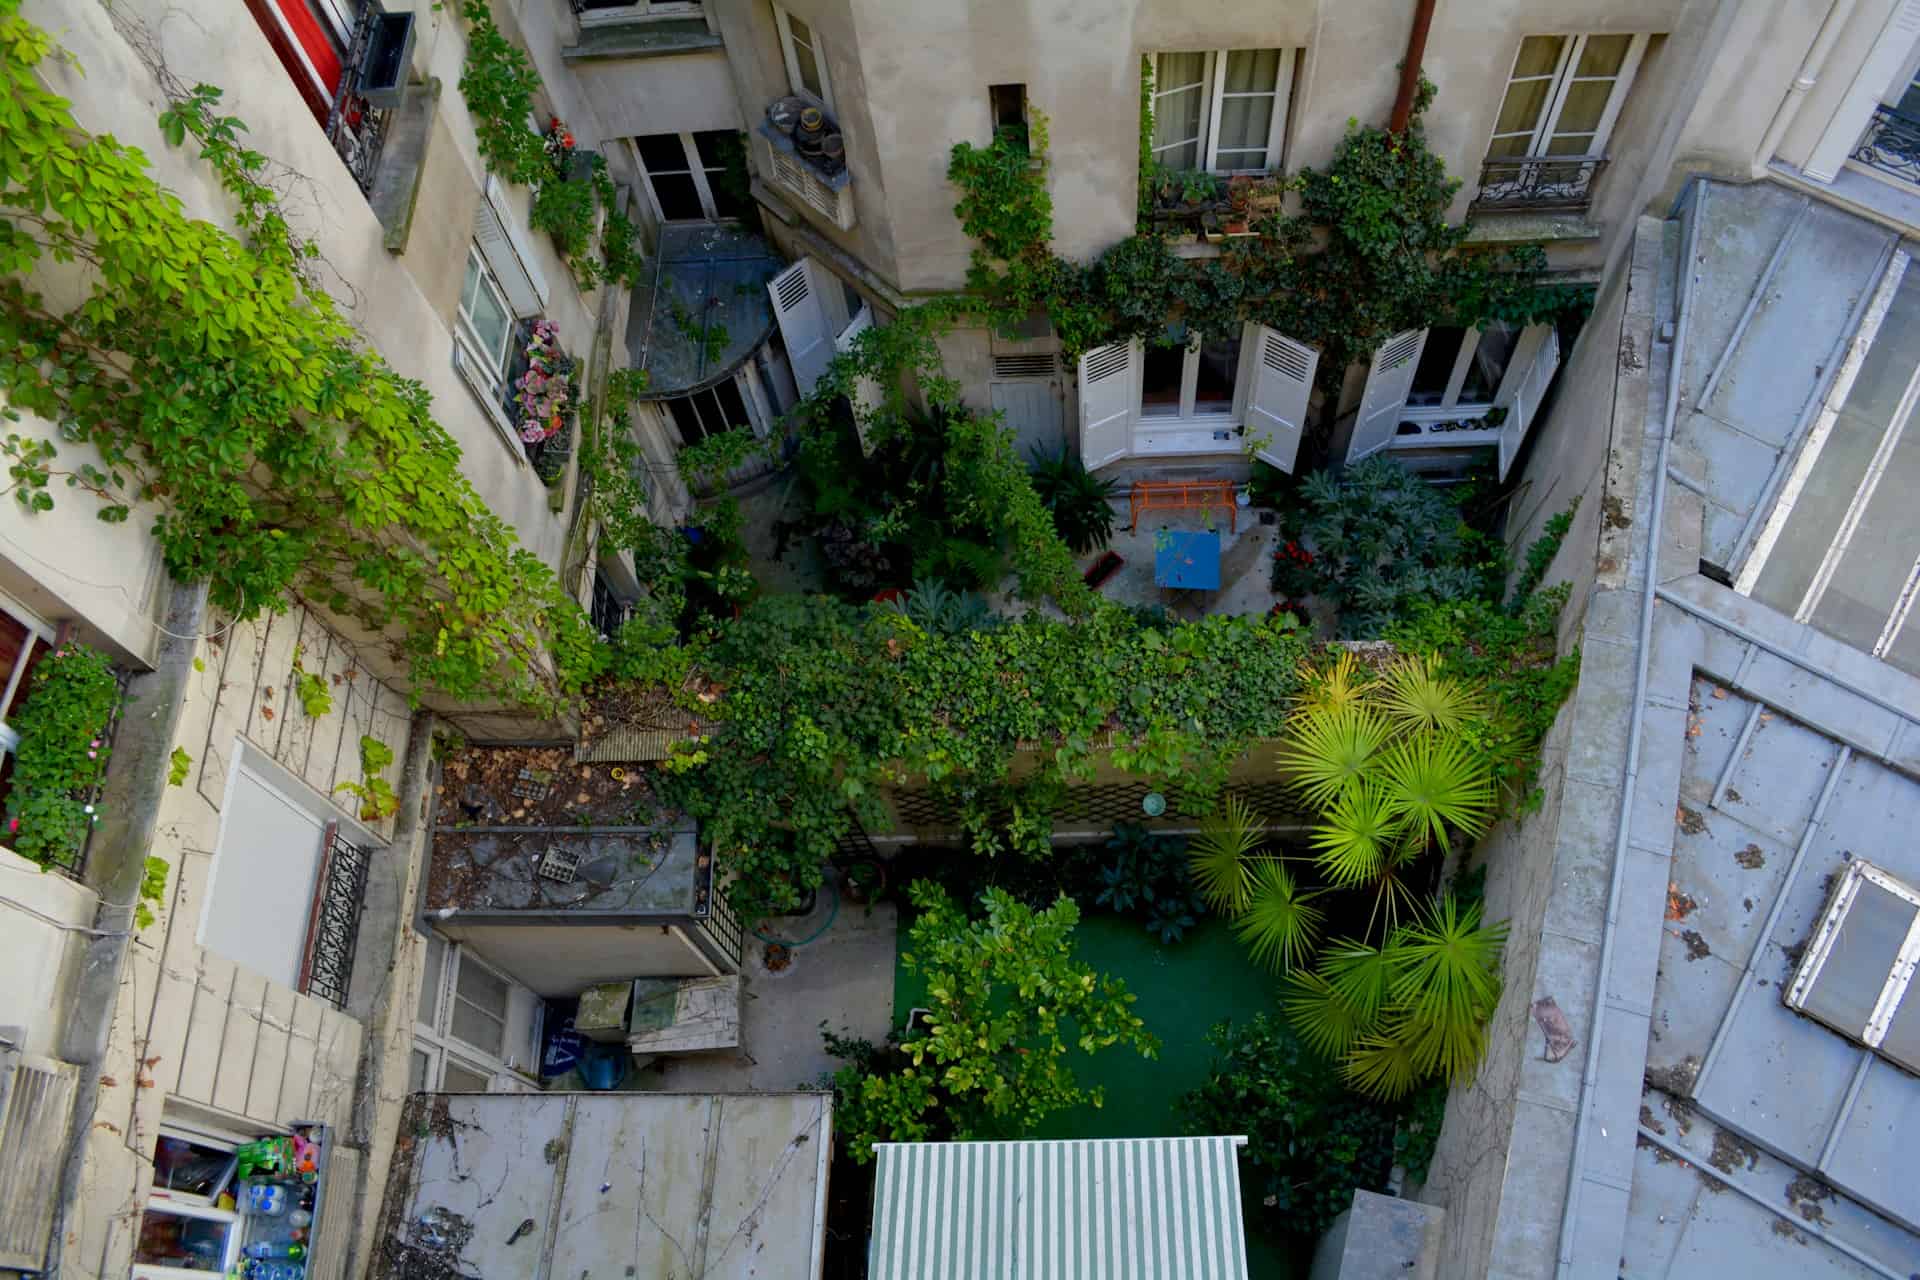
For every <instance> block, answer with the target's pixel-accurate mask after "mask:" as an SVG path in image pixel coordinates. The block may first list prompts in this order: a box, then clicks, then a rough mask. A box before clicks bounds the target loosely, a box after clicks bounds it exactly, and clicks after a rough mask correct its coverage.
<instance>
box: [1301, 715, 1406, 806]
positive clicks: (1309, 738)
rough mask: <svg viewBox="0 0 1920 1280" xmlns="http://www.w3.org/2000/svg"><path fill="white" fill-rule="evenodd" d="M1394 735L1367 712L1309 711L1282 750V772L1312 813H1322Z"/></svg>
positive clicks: (1353, 783) (1381, 722)
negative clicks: (1313, 810)
mask: <svg viewBox="0 0 1920 1280" xmlns="http://www.w3.org/2000/svg"><path fill="white" fill-rule="evenodd" d="M1391 736H1392V731H1391V729H1390V728H1389V727H1388V725H1387V722H1386V721H1385V720H1383V719H1382V718H1381V717H1380V716H1378V715H1376V714H1375V713H1374V712H1372V711H1369V710H1367V709H1366V708H1365V707H1360V706H1352V707H1347V708H1345V709H1343V710H1339V711H1308V712H1304V713H1302V714H1299V715H1296V716H1294V717H1293V719H1292V721H1291V723H1290V724H1289V725H1288V736H1287V741H1286V742H1285V744H1284V745H1282V746H1281V748H1280V768H1281V771H1282V772H1283V773H1284V774H1285V775H1287V779H1288V781H1289V782H1291V783H1292V785H1293V786H1294V788H1295V789H1296V790H1298V791H1299V792H1300V795H1301V797H1302V798H1303V799H1304V800H1305V801H1306V802H1307V803H1308V804H1309V805H1311V806H1312V807H1313V808H1315V809H1325V808H1327V807H1328V806H1329V805H1331V804H1332V803H1333V802H1334V800H1335V799H1336V798H1337V797H1338V796H1339V795H1340V793H1341V792H1342V791H1344V790H1346V789H1347V788H1348V787H1350V786H1353V785H1355V784H1356V783H1357V782H1359V780H1360V778H1361V777H1362V776H1363V775H1364V774H1365V773H1366V772H1367V768H1368V766H1369V765H1370V764H1372V763H1374V757H1375V756H1376V755H1377V754H1378V752H1379V751H1380V748H1381V747H1382V746H1384V745H1385V744H1386V742H1387V739H1388V738H1389V737H1391Z"/></svg>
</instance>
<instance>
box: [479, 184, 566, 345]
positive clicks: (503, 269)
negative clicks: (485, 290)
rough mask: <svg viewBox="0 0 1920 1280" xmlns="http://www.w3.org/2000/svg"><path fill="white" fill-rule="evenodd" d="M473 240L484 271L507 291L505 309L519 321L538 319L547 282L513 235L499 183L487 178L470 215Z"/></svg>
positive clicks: (509, 210)
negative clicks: (483, 261)
mask: <svg viewBox="0 0 1920 1280" xmlns="http://www.w3.org/2000/svg"><path fill="white" fill-rule="evenodd" d="M473 239H474V243H476V244H478V245H479V246H480V254H481V256H482V257H484V258H485V259H486V260H487V269H488V270H490V271H492V272H493V278H494V279H496V280H498V281H499V282H500V287H501V288H502V289H504V290H506V294H507V305H508V306H510V307H512V308H513V313H514V314H515V315H517V316H520V317H521V318H523V319H524V318H525V317H527V316H537V315H539V314H540V312H541V310H542V309H544V308H545V307H546V305H547V297H548V293H547V281H546V277H544V276H542V275H541V274H540V268H539V267H537V266H535V265H534V262H533V256H532V254H531V253H529V252H528V250H527V247H526V245H525V244H524V243H522V242H521V240H520V237H519V236H517V235H515V234H514V231H513V210H512V207H511V206H509V205H508V203H507V193H506V191H505V190H504V189H502V188H501V186H500V180H499V179H498V178H496V177H494V176H493V175H492V174H488V175H487V198H486V199H485V200H483V201H481V202H480V207H479V208H477V209H475V210H474V213H473Z"/></svg>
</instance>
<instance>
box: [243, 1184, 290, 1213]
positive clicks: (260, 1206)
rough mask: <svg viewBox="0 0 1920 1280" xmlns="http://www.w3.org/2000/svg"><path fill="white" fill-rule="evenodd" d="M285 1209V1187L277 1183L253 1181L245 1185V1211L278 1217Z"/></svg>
mask: <svg viewBox="0 0 1920 1280" xmlns="http://www.w3.org/2000/svg"><path fill="white" fill-rule="evenodd" d="M286 1211H287V1189H286V1188H285V1187H283V1186H280V1185H278V1184H277V1183H272V1182H255V1183H252V1184H250V1185H249V1186H248V1187H247V1212H248V1213H253V1214H258V1215H260V1216H262V1217H268V1218H273V1217H278V1216H279V1215H280V1214H283V1213H285V1212H286Z"/></svg>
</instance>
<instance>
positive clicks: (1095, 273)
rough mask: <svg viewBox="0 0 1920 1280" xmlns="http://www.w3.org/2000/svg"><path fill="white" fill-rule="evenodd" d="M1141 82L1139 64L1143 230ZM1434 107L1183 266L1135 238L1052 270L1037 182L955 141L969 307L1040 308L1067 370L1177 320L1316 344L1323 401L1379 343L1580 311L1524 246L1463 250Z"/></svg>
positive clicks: (1147, 152)
mask: <svg viewBox="0 0 1920 1280" xmlns="http://www.w3.org/2000/svg"><path fill="white" fill-rule="evenodd" d="M1152 75H1153V72H1152V67H1151V64H1150V63H1143V65H1142V70H1141V131H1142V139H1143V141H1142V149H1141V161H1142V166H1143V167H1142V186H1143V194H1142V197H1141V199H1142V213H1143V217H1144V215H1145V214H1147V213H1148V212H1149V209H1148V205H1147V202H1148V199H1149V197H1148V195H1147V194H1145V190H1144V189H1145V185H1146V175H1147V174H1148V172H1149V171H1150V169H1151V166H1152V159H1151V154H1152V153H1151V149H1150V142H1149V140H1150V138H1151V130H1152ZM1432 98H1433V86H1432V85H1430V84H1426V83H1424V82H1423V85H1422V92H1421V94H1420V97H1419V98H1418V100H1417V101H1416V103H1415V107H1416V111H1415V115H1414V120H1413V123H1412V125H1411V126H1410V127H1409V128H1408V130H1407V131H1406V132H1405V133H1404V134H1394V133H1391V132H1389V131H1387V130H1386V129H1382V128H1377V127H1374V126H1363V125H1360V124H1357V123H1351V122H1350V123H1349V127H1348V131H1347V136H1346V138H1345V139H1344V140H1343V141H1342V142H1341V144H1340V146H1339V147H1338V149H1337V150H1336V151H1335V153H1334V156H1333V160H1332V163H1331V164H1329V165H1328V166H1327V168H1325V169H1324V170H1316V169H1304V170H1302V171H1301V172H1300V173H1299V174H1298V175H1297V176H1295V177H1294V178H1293V179H1292V180H1291V181H1290V182H1288V183H1287V186H1288V187H1289V188H1290V189H1291V190H1293V191H1294V192H1296V193H1297V195H1298V199H1299V207H1300V212H1299V213H1298V214H1293V215H1287V214H1275V215H1271V216H1269V217H1266V218H1263V219H1261V220H1259V221H1257V222H1256V223H1254V225H1253V228H1252V230H1253V231H1254V233H1255V234H1253V235H1251V236H1248V237H1238V238H1234V239H1230V240H1228V241H1227V242H1226V244H1225V245H1224V246H1223V250H1222V252H1221V254H1220V256H1218V257H1214V258H1196V259H1183V258H1180V257H1178V256H1176V255H1175V254H1174V253H1173V251H1172V249H1171V247H1170V246H1169V244H1168V242H1167V239H1166V238H1165V236H1164V235H1162V234H1160V233H1158V232H1156V231H1154V230H1152V229H1151V228H1148V229H1144V230H1142V231H1140V232H1138V233H1136V234H1135V235H1133V236H1130V237H1128V238H1127V239H1125V240H1122V241H1121V242H1120V243H1118V244H1116V245H1114V246H1113V247H1112V248H1111V249H1109V250H1107V251H1106V252H1105V253H1104V254H1102V255H1101V256H1100V257H1099V258H1098V259H1097V260H1095V261H1094V262H1092V263H1086V264H1082V263H1075V262H1071V261H1068V260H1066V259H1063V258H1061V257H1059V256H1057V255H1056V254H1054V253H1053V251H1052V249H1051V245H1050V240H1051V236H1052V202H1051V199H1050V197H1049V196H1048V194H1047V189H1046V173H1045V170H1044V169H1036V168H1033V167H1031V166H1029V165H1027V164H1026V163H1025V156H1024V155H1023V154H1021V153H1020V152H1019V149H1018V148H1017V147H1016V146H1013V145H1011V144H1010V143H1009V141H1008V140H1007V139H1004V138H997V139H995V140H994V141H993V142H992V143H990V144H988V145H987V146H984V147H978V146H975V145H973V144H972V143H967V142H962V143H959V144H957V145H956V146H955V147H954V148H953V153H952V157H951V160H950V163H949V166H948V170H947V173H948V177H949V179H950V180H951V181H952V182H953V183H954V185H955V186H957V187H958V188H959V189H960V198H959V201H958V203H957V204H956V205H955V206H954V212H955V213H956V215H958V216H959V218H960V222H961V226H962V228H963V229H964V230H965V231H966V233H967V234H968V235H969V236H971V237H972V238H973V239H974V240H975V241H976V242H977V243H976V245H975V248H974V250H973V255H972V260H971V265H970V267H969V270H968V276H967V280H968V286H969V289H970V290H971V291H972V301H973V304H974V307H975V309H976V311H977V312H978V313H980V314H983V315H984V316H985V318H986V319H988V320H989V322H991V323H993V324H995V325H996V326H999V327H1002V328H1008V327H1011V326H1012V325H1013V324H1015V323H1017V322H1019V321H1021V320H1024V319H1025V318H1026V317H1027V316H1028V315H1029V314H1030V313H1031V312H1032V311H1034V310H1035V309H1036V308H1044V309H1045V310H1046V311H1047V313H1048V315H1049V317H1050V318H1051V319H1052V322H1053V327H1054V330H1055V332H1056V333H1058V334H1059V336H1060V340H1061V343H1062V345H1063V346H1064V347H1065V348H1066V350H1067V353H1068V354H1069V356H1071V357H1077V356H1078V355H1079V354H1080V353H1081V352H1083V351H1086V350H1088V349H1089V348H1092V347H1095V346H1100V345H1103V344H1106V343H1109V342H1115V341H1119V340H1122V339H1126V338H1142V339H1145V340H1147V341H1149V342H1155V343H1162V344H1164V343H1165V342H1166V341H1167V337H1166V332H1167V326H1168V324H1169V322H1171V321H1176V320H1183V321H1185V323H1186V326H1187V328H1188V330H1189V331H1194V332H1214V333H1222V332H1231V333H1237V332H1239V330H1240V326H1241V325H1242V324H1243V323H1245V322H1248V321H1252V322H1255V323H1258V324H1263V325H1267V326H1269V327H1271V328H1273V329H1277V330H1279V331H1280V332H1282V333H1285V334H1287V335H1288V336H1289V337H1293V338H1296V339H1298V340H1299V341H1301V342H1305V343H1308V344H1310V345H1313V346H1315V347H1318V348H1319V349H1320V352H1321V360H1320V365H1319V370H1320V372H1319V378H1320V383H1321V386H1322V387H1323V389H1325V390H1327V391H1329V392H1334V391H1337V388H1338V386H1339V383H1340V381H1341V380H1342V379H1343V378H1344V376H1345V373H1346V370H1347V368H1348V367H1349V366H1350V365H1351V364H1353V363H1354V362H1355V361H1357V360H1362V359H1365V358H1366V357H1367V356H1368V355H1369V354H1370V353H1371V352H1372V351H1373V349H1374V348H1375V347H1376V346H1377V345H1378V344H1379V342H1380V341H1381V340H1382V339H1384V338H1385V337H1387V336H1388V335H1390V334H1392V333H1396V332H1399V331H1401V330H1404V329H1414V328H1425V327H1427V326H1430V325H1434V324H1463V325H1465V324H1476V323H1480V322H1482V321H1486V320H1489V319H1500V320H1506V321H1510V322H1516V323H1528V322H1536V321H1542V320H1547V319H1551V318H1552V317H1554V316H1556V315H1557V314H1559V313H1560V312H1562V311H1565V310H1568V309H1570V308H1573V309H1577V308H1583V307H1584V306H1586V305H1588V303H1589V302H1590V291H1589V290H1585V289H1568V288H1564V287H1559V286H1553V285H1549V284H1545V283H1543V281H1542V279H1541V272H1542V269H1543V268H1544V266H1545V264H1546V259H1545V255H1544V254H1543V253H1542V252H1541V250H1540V249H1539V248H1538V247H1537V246H1533V245H1527V246H1521V247H1519V248H1514V249H1508V250H1503V251H1499V252H1486V251H1476V250H1471V249H1469V248H1467V247H1466V245H1465V239H1466V235H1467V228H1465V227H1463V226H1454V225H1451V224H1449V223H1448V221H1447V216H1446V215H1447V210H1448V208H1449V207H1450V206H1451V204H1452V202H1453V199H1454V196H1455V194H1456V193H1457V192H1458V190H1459V187H1460V183H1459V180H1458V179H1454V178H1449V177H1448V176H1447V173H1446V166H1445V164H1444V162H1443V161H1442V160H1441V159H1440V157H1439V156H1437V155H1435V154H1434V153H1433V152H1432V151H1431V150H1429V149H1428V147H1427V143H1426V136H1425V132H1424V130H1423V128H1422V127H1421V115H1422V113H1424V111H1425V110H1426V108H1427V106H1428V105H1429V104H1430V103H1431V102H1432ZM1144 225H1145V224H1144V221H1143V226H1144Z"/></svg>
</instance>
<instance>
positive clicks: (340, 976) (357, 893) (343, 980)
mask: <svg viewBox="0 0 1920 1280" xmlns="http://www.w3.org/2000/svg"><path fill="white" fill-rule="evenodd" d="M322 841H323V848H322V849H321V853H320V876H319V884H318V885H317V886H315V888H314V893H313V911H312V914H311V915H310V916H309V918H308V920H307V946H306V953H305V956H304V957H303V959H302V961H301V965H300V990H302V991H304V992H306V993H307V994H308V995H311V996H314V997H317V998H318V999H321V1000H325V1001H327V1002H328V1003H329V1004H331V1005H332V1006H333V1007H334V1008H336V1009H344V1008H346V1007H347V994H348V992H349V991H350V990H351V989H352V986H353V949H354V946H355V944H356V943H357V942H358V941H359V939H360V906H361V902H362V900H363V899H365V897H366V895H367V864H368V861H369V859H368V858H367V854H366V850H364V849H362V848H360V846H358V845H356V844H352V843H350V842H349V841H347V840H345V839H343V838H342V837H341V835H340V826H339V824H338V823H334V822H329V823H328V824H327V829H326V833H325V835H324V836H323V838H322Z"/></svg>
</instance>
